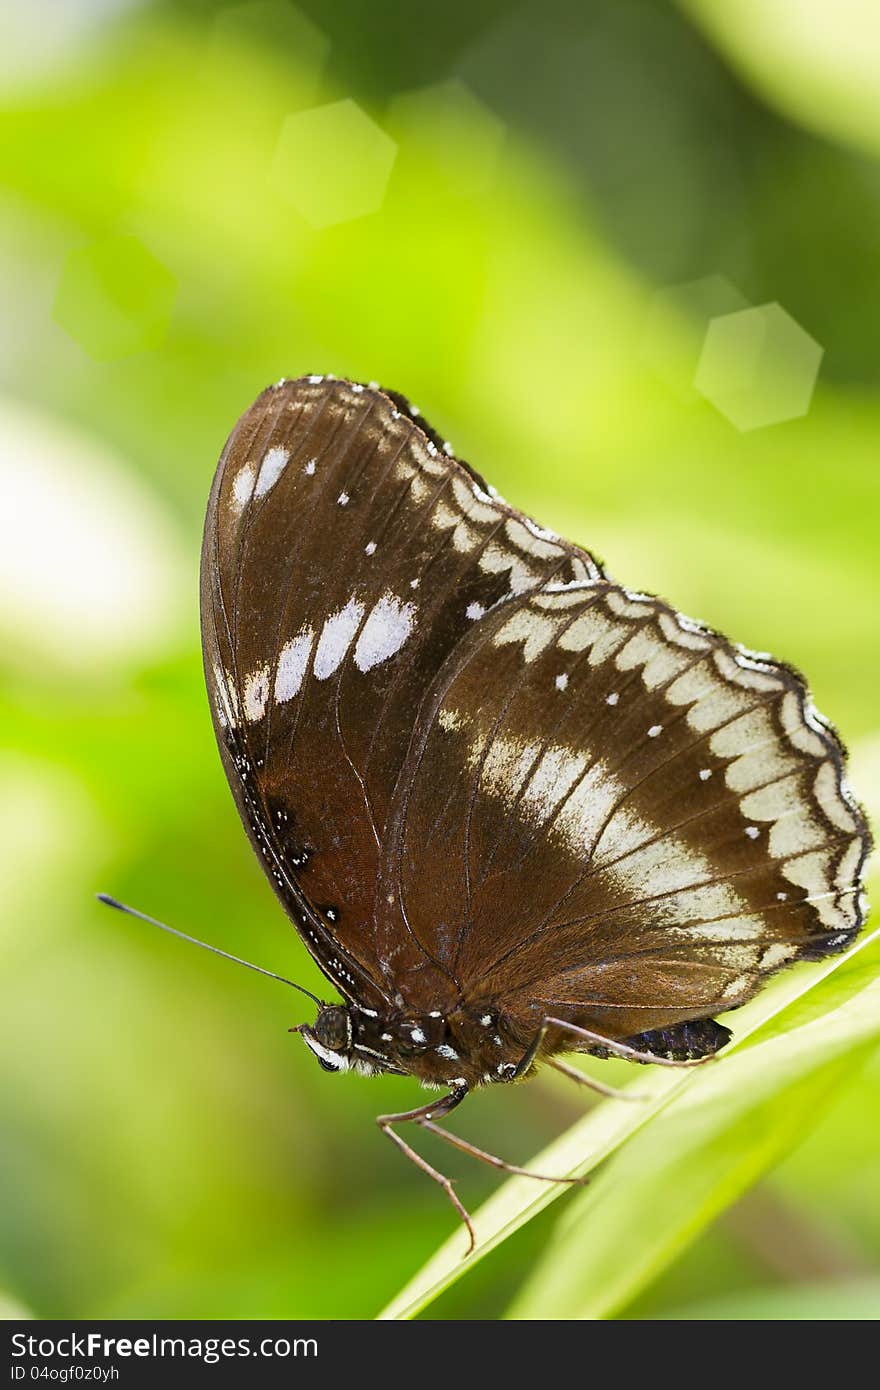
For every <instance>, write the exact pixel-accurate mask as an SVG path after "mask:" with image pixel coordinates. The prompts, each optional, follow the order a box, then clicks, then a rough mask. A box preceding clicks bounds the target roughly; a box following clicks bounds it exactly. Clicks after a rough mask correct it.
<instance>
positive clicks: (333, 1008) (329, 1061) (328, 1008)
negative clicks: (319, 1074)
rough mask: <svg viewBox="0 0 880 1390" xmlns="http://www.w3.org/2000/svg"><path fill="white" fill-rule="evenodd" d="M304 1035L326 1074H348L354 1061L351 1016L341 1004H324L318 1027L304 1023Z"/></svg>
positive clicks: (301, 1031) (316, 1021)
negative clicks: (328, 1072) (346, 1072)
mask: <svg viewBox="0 0 880 1390" xmlns="http://www.w3.org/2000/svg"><path fill="white" fill-rule="evenodd" d="M296 1031H297V1032H299V1033H301V1034H302V1036H303V1040H304V1041H305V1044H306V1046H307V1047H309V1048H310V1049H311V1050H312V1052H314V1054H315V1056H316V1057H317V1059H318V1061H319V1062H320V1064H321V1066H322V1067H323V1068H324V1070H325V1071H348V1068H349V1067H350V1066H351V1062H352V1032H351V1014H350V1013H349V1011H348V1009H346V1008H345V1007H344V1006H343V1005H341V1004H322V1005H321V1009H320V1012H319V1014H318V1017H317V1018H316V1019H315V1026H314V1027H313V1028H310V1027H309V1026H308V1024H305V1023H304V1024H303V1025H302V1027H301V1028H298V1029H297V1030H296Z"/></svg>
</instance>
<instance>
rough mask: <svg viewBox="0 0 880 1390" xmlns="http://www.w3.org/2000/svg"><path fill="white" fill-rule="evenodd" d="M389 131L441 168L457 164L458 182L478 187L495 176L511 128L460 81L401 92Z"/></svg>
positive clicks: (392, 108)
mask: <svg viewBox="0 0 880 1390" xmlns="http://www.w3.org/2000/svg"><path fill="white" fill-rule="evenodd" d="M388 125H389V129H390V130H391V132H392V134H393V135H394V136H395V137H396V138H398V139H399V140H400V141H401V144H403V143H404V141H408V142H410V143H411V144H413V145H414V146H415V147H416V148H417V149H418V151H419V152H420V153H421V154H427V155H428V156H429V157H432V158H433V159H434V160H435V161H436V162H437V163H441V164H442V163H448V162H450V161H451V160H454V161H455V167H456V170H457V171H458V173H459V176H460V177H462V178H464V179H467V180H468V182H473V181H474V178H475V177H477V178H479V179H483V178H486V177H490V176H491V175H492V174H494V172H495V169H496V166H497V163H498V156H499V153H500V150H501V147H502V145H503V143H504V140H505V137H506V134H507V127H506V126H505V124H504V122H503V121H501V120H499V118H498V117H497V116H496V115H495V114H494V112H492V111H491V110H490V109H489V107H488V106H486V105H485V104H484V102H482V101H480V99H479V97H476V96H474V94H473V92H472V91H471V90H470V88H469V87H466V86H465V84H464V83H463V82H461V81H460V80H459V79H458V78H451V79H450V80H449V81H448V82H437V83H434V84H432V85H431V86H428V87H419V88H416V89H415V90H413V91H409V92H401V93H400V95H399V96H396V97H395V98H394V100H393V102H392V103H391V106H390V108H389V114H388Z"/></svg>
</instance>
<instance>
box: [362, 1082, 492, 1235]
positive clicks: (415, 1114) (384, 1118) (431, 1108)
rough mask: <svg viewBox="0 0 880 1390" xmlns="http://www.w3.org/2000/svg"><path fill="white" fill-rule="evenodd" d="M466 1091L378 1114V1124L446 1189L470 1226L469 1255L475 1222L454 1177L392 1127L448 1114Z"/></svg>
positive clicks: (415, 1162)
mask: <svg viewBox="0 0 880 1390" xmlns="http://www.w3.org/2000/svg"><path fill="white" fill-rule="evenodd" d="M467 1093H468V1088H467V1086H458V1087H456V1088H455V1089H454V1090H452V1091H450V1092H449V1095H448V1096H444V1097H443V1098H442V1100H438V1101H432V1102H430V1103H429V1104H428V1105H422V1106H420V1107H419V1109H418V1110H404V1111H402V1112H401V1113H400V1114H399V1115H377V1116H376V1124H377V1125H378V1126H379V1128H380V1129H381V1131H382V1133H383V1134H387V1136H388V1138H389V1139H390V1140H391V1142H392V1143H393V1144H396V1145H397V1147H398V1148H399V1149H400V1151H401V1153H404V1154H406V1156H407V1158H408V1159H409V1160H410V1162H411V1163H414V1164H415V1165H416V1167H417V1168H421V1170H422V1172H423V1173H427V1175H428V1177H429V1178H433V1179H434V1182H436V1183H437V1184H438V1185H439V1186H440V1187H442V1188H443V1191H444V1192H445V1193H446V1195H447V1197H448V1198H449V1200H450V1202H451V1203H452V1205H453V1206H454V1207H455V1210H456V1211H457V1212H458V1215H459V1217H460V1218H461V1220H462V1222H463V1223H464V1225H465V1227H466V1228H467V1233H468V1240H469V1242H470V1243H469V1245H468V1248H467V1250H466V1252H465V1253H466V1254H467V1255H470V1254H471V1253H472V1251H473V1249H474V1246H475V1245H476V1237H475V1235H474V1227H473V1222H472V1221H471V1218H470V1214H469V1213H468V1211H467V1209H466V1208H465V1207H464V1206H463V1205H462V1203H461V1201H460V1200H459V1198H458V1196H457V1194H456V1191H455V1188H454V1187H453V1186H452V1180H451V1178H447V1177H446V1176H445V1175H444V1174H443V1173H440V1172H438V1171H437V1169H436V1168H432V1167H431V1165H430V1163H428V1161H427V1159H424V1158H422V1156H421V1154H417V1153H416V1151H415V1149H413V1148H411V1147H410V1145H409V1144H407V1142H406V1140H405V1139H401V1137H400V1135H399V1134H398V1133H397V1131H396V1130H395V1129H394V1128H393V1126H394V1125H396V1124H403V1123H405V1122H407V1121H412V1122H413V1123H415V1124H424V1123H426V1122H428V1123H430V1120H431V1118H432V1117H433V1116H434V1115H448V1114H449V1112H450V1110H454V1109H455V1107H456V1106H457V1105H460V1104H461V1102H462V1101H463V1100H464V1098H465V1096H466V1095H467ZM441 1132H442V1131H441Z"/></svg>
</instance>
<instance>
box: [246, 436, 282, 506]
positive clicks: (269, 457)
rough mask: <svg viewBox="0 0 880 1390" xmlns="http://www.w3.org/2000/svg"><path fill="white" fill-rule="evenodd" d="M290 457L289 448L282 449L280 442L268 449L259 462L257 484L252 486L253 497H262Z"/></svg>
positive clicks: (277, 477) (276, 480)
mask: <svg viewBox="0 0 880 1390" xmlns="http://www.w3.org/2000/svg"><path fill="white" fill-rule="evenodd" d="M289 458H290V450H289V449H284V448H282V446H281V445H280V444H276V445H274V446H273V448H271V449H269V450H268V451H267V452H266V454H265V456H264V458H263V462H262V463H261V464H260V472H259V475H258V477H257V485H256V487H255V488H254V496H255V497H263V496H265V494H266V493H267V492H268V491H269V489H270V488H272V487H274V486H275V484H276V483H277V482H278V479H279V478H280V477H281V474H282V473H283V472H284V469H285V467H286V466H287V460H288V459H289Z"/></svg>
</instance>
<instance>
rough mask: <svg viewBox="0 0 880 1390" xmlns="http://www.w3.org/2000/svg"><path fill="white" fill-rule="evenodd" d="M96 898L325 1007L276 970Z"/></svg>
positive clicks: (104, 896)
mask: <svg viewBox="0 0 880 1390" xmlns="http://www.w3.org/2000/svg"><path fill="white" fill-rule="evenodd" d="M95 897H96V898H97V899H98V902H99V903H104V904H105V906H106V907H115V908H116V911H117V912H126V913H127V914H128V916H129V917H139V918H140V920H141V921H142V922H149V923H150V926H152V927H158V928H159V929H160V931H167V932H168V934H169V936H177V937H179V938H180V940H181V941H188V942H189V943H190V945H191V946H201V948H202V950H203V951H213V952H214V955H215V956H223V957H224V959H225V960H231V961H235V964H236V965H243V966H244V967H245V968H246V969H247V970H255V971H256V972H257V974H258V975H267V976H268V977H269V979H270V980H280V982H281V984H283V985H290V988H291V989H298V990H299V992H300V994H305V995H306V997H307V998H309V999H311V1000H312V1003H314V1004H317V1006H318V1008H319V1009H322V1008H323V1007H324V1006H323V1004H322V1003H321V1000H320V999H319V998H318V997H317V995H315V994H312V992H311V990H308V989H305V988H304V987H303V986H302V985H297V984H294V982H293V980H287V979H285V977H284V976H283V975H276V974H275V972H274V970H264V969H263V967H262V966H261V965H252V964H251V962H250V961H249V960H242V959H241V956H233V955H231V954H230V953H229V951H221V950H220V947H219V946H211V945H209V943H208V942H207V941H199V940H198V938H197V937H195V936H187V934H186V932H184V931H178V930H177V928H176V927H169V926H168V925H167V924H166V923H165V922H160V921H159V920H158V918H156V917H150V916H148V915H147V913H146V912H139V911H138V909H137V908H136V907H129V906H128V905H127V904H126V903H121V902H119V901H118V899H116V898H111V897H110V894H109V893H96V894H95Z"/></svg>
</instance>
